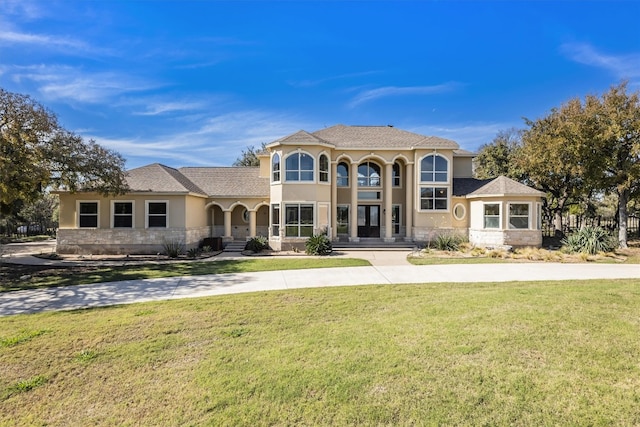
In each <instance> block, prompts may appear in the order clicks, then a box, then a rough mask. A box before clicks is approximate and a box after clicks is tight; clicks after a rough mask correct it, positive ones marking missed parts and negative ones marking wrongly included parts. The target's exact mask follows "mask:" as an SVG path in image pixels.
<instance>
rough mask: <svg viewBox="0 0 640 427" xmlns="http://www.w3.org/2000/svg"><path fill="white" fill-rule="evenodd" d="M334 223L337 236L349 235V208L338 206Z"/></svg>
mask: <svg viewBox="0 0 640 427" xmlns="http://www.w3.org/2000/svg"><path fill="white" fill-rule="evenodd" d="M336 223H337V226H338V234H349V206H348V205H341V206H338V211H337V213H336Z"/></svg>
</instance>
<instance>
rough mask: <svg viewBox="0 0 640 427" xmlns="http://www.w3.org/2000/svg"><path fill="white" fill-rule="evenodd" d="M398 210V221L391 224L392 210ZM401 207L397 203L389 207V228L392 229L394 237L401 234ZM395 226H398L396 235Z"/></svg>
mask: <svg viewBox="0 0 640 427" xmlns="http://www.w3.org/2000/svg"><path fill="white" fill-rule="evenodd" d="M396 208H398V221H397V222H393V210H394V209H396ZM402 217H403V215H402V205H401V204H399V203H394V204H392V205H391V228H392V235H394V236H400V235H401V233H402ZM396 225H397V226H398V232H397V233H396V230H395V228H396Z"/></svg>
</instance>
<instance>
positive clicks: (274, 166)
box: [271, 153, 280, 182]
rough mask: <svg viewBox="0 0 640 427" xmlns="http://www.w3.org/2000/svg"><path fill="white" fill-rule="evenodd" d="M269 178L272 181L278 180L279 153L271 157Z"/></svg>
mask: <svg viewBox="0 0 640 427" xmlns="http://www.w3.org/2000/svg"><path fill="white" fill-rule="evenodd" d="M271 179H272V181H274V182H277V181H280V154H278V153H276V154H274V155H273V157H272V158H271Z"/></svg>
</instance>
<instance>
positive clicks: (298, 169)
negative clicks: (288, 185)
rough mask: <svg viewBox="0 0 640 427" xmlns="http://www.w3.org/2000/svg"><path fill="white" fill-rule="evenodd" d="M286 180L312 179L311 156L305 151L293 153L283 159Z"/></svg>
mask: <svg viewBox="0 0 640 427" xmlns="http://www.w3.org/2000/svg"><path fill="white" fill-rule="evenodd" d="M285 168H286V170H285V177H286V179H287V181H313V157H311V156H310V155H308V154H307V153H293V154H291V155H290V156H289V157H287V159H286V161H285Z"/></svg>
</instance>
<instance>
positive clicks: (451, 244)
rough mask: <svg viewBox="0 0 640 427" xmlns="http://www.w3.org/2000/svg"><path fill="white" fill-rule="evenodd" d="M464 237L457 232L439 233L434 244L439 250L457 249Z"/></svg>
mask: <svg viewBox="0 0 640 427" xmlns="http://www.w3.org/2000/svg"><path fill="white" fill-rule="evenodd" d="M463 242H464V239H463V238H462V237H460V236H459V235H457V234H440V235H438V237H436V240H435V242H433V243H434V246H435V247H436V249H438V250H441V251H457V250H459V249H460V245H461V244H462V243H463Z"/></svg>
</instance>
